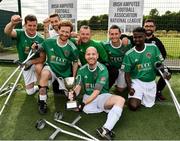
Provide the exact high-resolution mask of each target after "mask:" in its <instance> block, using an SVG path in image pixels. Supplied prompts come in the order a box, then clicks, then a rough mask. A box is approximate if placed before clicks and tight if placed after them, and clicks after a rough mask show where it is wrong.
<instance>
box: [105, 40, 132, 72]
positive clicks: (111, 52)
mask: <svg viewBox="0 0 180 141" xmlns="http://www.w3.org/2000/svg"><path fill="white" fill-rule="evenodd" d="M102 44H103V47H104V49H105V50H106V52H107V54H108V59H109V61H108V64H109V65H110V66H113V67H115V68H117V69H119V68H121V64H122V61H123V58H124V55H125V53H126V52H127V51H128V50H129V49H131V48H132V45H131V44H128V45H126V46H124V45H120V46H119V47H114V46H113V45H112V42H111V40H110V41H107V42H103V43H102Z"/></svg>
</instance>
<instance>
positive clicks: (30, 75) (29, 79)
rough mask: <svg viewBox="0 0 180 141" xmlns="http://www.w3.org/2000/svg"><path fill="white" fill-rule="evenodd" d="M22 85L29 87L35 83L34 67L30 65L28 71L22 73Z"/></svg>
mask: <svg viewBox="0 0 180 141" xmlns="http://www.w3.org/2000/svg"><path fill="white" fill-rule="evenodd" d="M23 77H24V83H25V85H26V86H27V85H29V84H31V83H34V82H37V78H36V72H35V65H32V66H31V68H30V69H28V70H27V71H23Z"/></svg>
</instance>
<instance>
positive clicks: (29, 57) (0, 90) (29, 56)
mask: <svg viewBox="0 0 180 141" xmlns="http://www.w3.org/2000/svg"><path fill="white" fill-rule="evenodd" d="M34 54H35V53H32V50H30V52H29V54H28V57H27V59H26V60H25V61H24V62H23V63H26V62H27V61H28V60H29V59H31V58H32V57H33V56H34ZM20 67H21V66H20V65H19V66H18V67H17V68H16V69H15V70H14V71H13V72H12V73H11V75H10V76H9V77H8V79H7V80H6V81H5V82H4V84H3V85H2V86H1V88H0V93H1V92H2V90H3V88H4V87H5V86H6V84H7V83H8V82H9V80H10V79H11V78H12V77H13V76H14V75H15V73H16V72H17V71H18V70H19V69H20Z"/></svg>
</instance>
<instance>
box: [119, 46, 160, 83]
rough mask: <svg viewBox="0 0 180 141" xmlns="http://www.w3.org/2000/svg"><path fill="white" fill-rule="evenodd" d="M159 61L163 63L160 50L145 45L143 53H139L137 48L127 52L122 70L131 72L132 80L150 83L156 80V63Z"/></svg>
mask: <svg viewBox="0 0 180 141" xmlns="http://www.w3.org/2000/svg"><path fill="white" fill-rule="evenodd" d="M158 61H160V62H162V61H163V57H162V55H161V53H160V51H159V49H158V48H157V47H156V46H155V45H154V44H145V47H144V49H143V50H142V51H137V50H136V49H135V47H134V48H132V49H130V50H129V51H127V52H126V54H125V56H124V59H123V64H122V67H121V68H122V69H123V70H124V71H125V72H129V73H130V74H131V78H132V79H140V80H141V81H144V82H150V81H153V80H155V77H156V68H155V63H156V62H158Z"/></svg>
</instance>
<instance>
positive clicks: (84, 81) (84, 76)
mask: <svg viewBox="0 0 180 141" xmlns="http://www.w3.org/2000/svg"><path fill="white" fill-rule="evenodd" d="M76 79H77V83H79V84H81V86H82V87H83V88H84V91H85V93H86V94H87V95H91V94H92V92H93V91H94V88H95V85H96V84H98V85H101V86H103V87H102V90H101V92H100V94H102V93H107V92H108V90H109V84H108V83H109V80H108V79H109V77H108V70H107V68H106V67H105V66H104V65H103V64H101V63H99V62H97V67H96V68H95V69H94V70H90V69H89V65H88V64H86V65H84V66H82V67H81V68H80V69H79V70H78V73H77V77H76Z"/></svg>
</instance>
